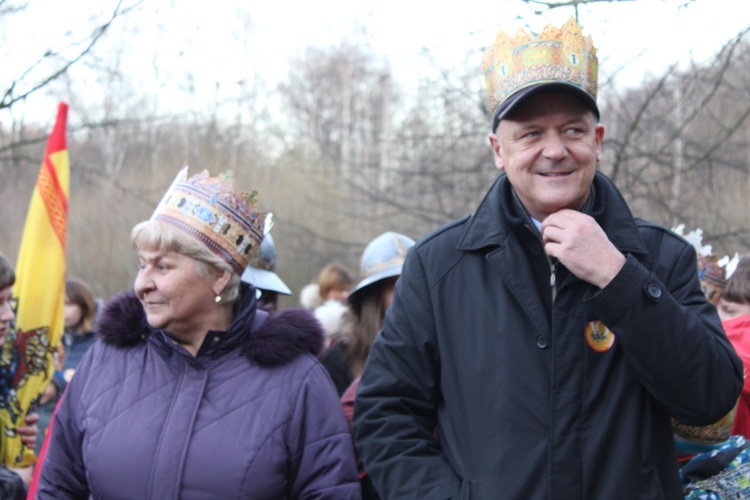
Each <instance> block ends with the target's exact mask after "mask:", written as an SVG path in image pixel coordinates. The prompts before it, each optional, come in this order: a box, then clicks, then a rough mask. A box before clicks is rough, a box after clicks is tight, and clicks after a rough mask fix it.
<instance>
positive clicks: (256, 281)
mask: <svg viewBox="0 0 750 500" xmlns="http://www.w3.org/2000/svg"><path fill="white" fill-rule="evenodd" d="M258 252H259V254H258V258H257V259H256V260H255V261H254V262H252V263H251V264H250V265H249V266H247V267H246V268H245V271H244V272H243V273H242V277H241V279H242V281H244V282H245V283H250V284H251V285H253V286H254V287H255V288H256V290H258V292H260V296H259V297H258V303H259V306H260V307H262V308H263V309H265V310H267V311H276V310H277V309H278V308H279V294H281V295H291V294H292V291H291V290H290V289H289V287H288V286H286V283H284V281H282V279H281V278H280V277H279V275H278V274H276V272H275V269H276V245H275V244H274V242H273V238H272V237H271V235H270V234H266V236H265V237H264V238H263V241H262V242H261V244H260V249H259V250H258Z"/></svg>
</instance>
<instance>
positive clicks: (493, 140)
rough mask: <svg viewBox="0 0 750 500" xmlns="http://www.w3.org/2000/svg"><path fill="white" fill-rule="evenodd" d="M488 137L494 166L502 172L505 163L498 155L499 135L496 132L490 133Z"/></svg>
mask: <svg viewBox="0 0 750 500" xmlns="http://www.w3.org/2000/svg"><path fill="white" fill-rule="evenodd" d="M489 139H490V146H491V147H492V154H493V155H494V156H495V168H497V169H498V170H500V171H501V172H502V171H503V169H505V164H504V163H503V157H502V156H501V155H500V147H501V146H500V137H499V136H498V135H497V134H494V133H491V134H490V136H489Z"/></svg>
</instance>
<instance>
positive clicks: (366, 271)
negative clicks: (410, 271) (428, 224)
mask: <svg viewBox="0 0 750 500" xmlns="http://www.w3.org/2000/svg"><path fill="white" fill-rule="evenodd" d="M413 246H414V240H413V239H411V238H409V237H408V236H404V235H403V234H400V233H394V232H392V231H388V232H386V233H383V234H381V235H380V236H378V237H377V238H375V239H374V240H372V241H371V242H370V243H368V244H367V246H366V247H365V251H364V253H363V254H362V261H361V262H360V275H361V276H362V280H361V281H360V282H359V283H357V286H355V287H354V289H353V290H352V291H351V293H350V294H349V302H350V303H352V304H355V303H357V302H358V301H359V299H360V298H361V292H362V290H363V289H365V288H367V287H368V286H370V285H372V284H374V283H377V282H378V281H381V280H384V279H386V278H392V277H394V276H400V275H401V269H402V268H403V266H404V260H405V259H406V252H407V251H408V250H409V249H410V248H411V247H413Z"/></svg>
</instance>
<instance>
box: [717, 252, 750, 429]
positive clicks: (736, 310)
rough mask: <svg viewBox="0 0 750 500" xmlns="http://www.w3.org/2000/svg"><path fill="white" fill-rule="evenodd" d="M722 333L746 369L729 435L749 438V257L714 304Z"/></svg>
mask: <svg viewBox="0 0 750 500" xmlns="http://www.w3.org/2000/svg"><path fill="white" fill-rule="evenodd" d="M716 307H717V309H718V311H719V317H720V318H721V321H722V325H723V326H724V331H725V332H726V334H727V337H728V338H729V341H730V342H731V343H732V345H733V346H734V349H735V351H737V354H738V355H739V357H740V358H741V359H742V362H743V363H744V365H745V385H744V387H743V388H742V394H741V395H740V400H739V402H738V403H737V414H736V415H735V417H734V424H733V425H732V434H733V435H736V434H739V435H742V436H744V437H745V438H750V380H749V379H748V378H747V369H748V367H750V254H747V255H745V256H743V257H742V258H741V259H740V261H739V263H738V264H737V268H736V269H735V271H734V273H732V275H731V277H730V278H729V281H728V282H727V286H726V288H725V289H724V291H723V292H722V294H721V298H720V299H719V302H718V304H717V306H716Z"/></svg>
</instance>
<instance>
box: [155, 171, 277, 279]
mask: <svg viewBox="0 0 750 500" xmlns="http://www.w3.org/2000/svg"><path fill="white" fill-rule="evenodd" d="M187 171H188V167H187V165H186V166H184V167H183V168H182V170H180V172H179V173H178V174H177V177H175V180H174V181H173V182H172V185H171V186H169V189H168V190H167V192H166V193H165V194H164V197H163V198H162V200H161V202H160V203H159V205H158V206H157V207H156V210H154V213H153V215H152V216H151V220H158V221H161V222H164V223H167V224H170V225H172V226H175V227H177V228H179V229H181V230H183V231H185V232H186V233H188V234H190V235H191V236H193V237H194V238H196V239H197V240H199V241H200V242H202V243H203V244H205V245H206V246H207V247H208V248H209V249H210V250H211V251H212V252H214V253H215V254H216V255H218V256H219V257H221V258H223V259H224V260H226V261H227V262H228V263H229V264H230V265H231V266H232V268H233V269H234V270H235V272H237V274H240V275H241V274H242V271H243V270H244V269H245V268H246V267H247V265H248V263H249V262H251V261H252V260H253V259H254V258H255V256H256V255H257V253H258V249H259V248H260V243H261V241H262V240H263V231H264V221H265V217H266V213H265V212H263V211H260V210H258V209H257V207H256V204H257V200H256V198H255V197H256V195H257V193H256V192H255V191H253V192H252V193H250V194H248V193H237V192H235V191H234V187H233V185H234V179H233V178H232V172H231V171H227V172H225V173H221V174H219V175H218V177H209V176H208V171H206V170H204V171H202V172H201V173H199V174H197V175H194V176H193V177H191V178H189V179H188V178H187Z"/></svg>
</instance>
